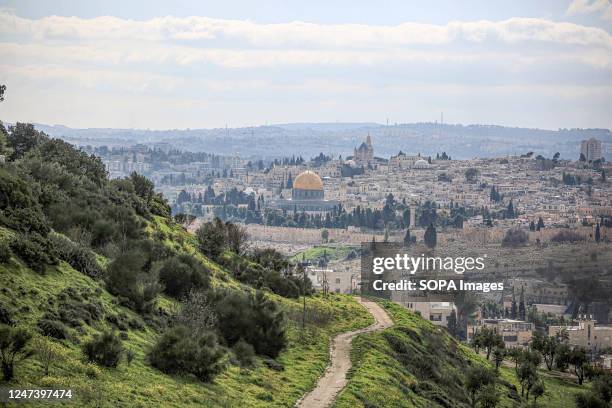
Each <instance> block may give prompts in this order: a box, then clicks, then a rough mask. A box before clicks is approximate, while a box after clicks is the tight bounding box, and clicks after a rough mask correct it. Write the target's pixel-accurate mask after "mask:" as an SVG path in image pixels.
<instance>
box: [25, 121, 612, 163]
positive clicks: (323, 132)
mask: <svg viewBox="0 0 612 408" xmlns="http://www.w3.org/2000/svg"><path fill="white" fill-rule="evenodd" d="M36 127H37V128H38V129H39V130H42V131H44V132H45V133H47V134H49V135H51V136H53V137H58V138H61V139H64V140H66V141H68V142H71V143H73V144H76V145H94V146H98V145H104V144H106V145H109V146H128V145H133V144H137V143H144V144H150V145H153V144H155V143H171V144H172V145H173V146H175V147H177V148H179V149H182V150H186V151H206V152H208V153H215V154H222V155H235V154H239V155H240V156H242V157H258V158H273V157H283V156H291V155H295V154H300V155H302V156H304V157H312V156H315V155H317V154H319V153H320V152H323V153H325V154H332V155H336V156H337V155H342V156H344V157H346V156H348V155H350V154H352V149H353V147H355V146H358V145H359V144H360V143H361V142H362V140H363V139H365V137H366V136H367V135H368V134H370V135H371V137H372V141H373V144H374V149H375V153H376V155H377V156H379V157H389V156H390V155H392V154H396V153H397V152H398V151H399V150H402V151H404V152H406V153H408V154H417V153H421V154H423V155H426V156H427V155H432V156H435V154H436V153H438V152H440V153H441V152H443V151H445V152H447V153H448V154H450V155H451V156H452V157H453V158H456V159H468V158H473V157H499V156H504V155H512V154H521V153H525V152H528V151H533V152H535V154H542V155H543V156H545V157H551V156H552V155H554V154H555V153H556V152H559V153H561V157H562V158H567V159H577V158H578V155H579V152H580V141H581V140H583V139H587V138H591V137H595V138H597V139H600V140H601V141H602V142H603V151H604V155H607V156H608V158H609V155H610V152H612V133H611V132H610V130H609V129H559V130H543V129H529V128H518V127H505V126H496V125H453V124H444V125H440V124H438V123H431V122H429V123H409V124H398V125H393V126H384V125H380V124H375V123H288V124H279V125H270V126H258V127H245V128H228V129H221V128H218V129H183V130H178V129H174V130H173V129H170V130H143V129H104V128H97V129H72V128H68V127H65V126H58V125H54V126H48V125H43V124H38V125H36Z"/></svg>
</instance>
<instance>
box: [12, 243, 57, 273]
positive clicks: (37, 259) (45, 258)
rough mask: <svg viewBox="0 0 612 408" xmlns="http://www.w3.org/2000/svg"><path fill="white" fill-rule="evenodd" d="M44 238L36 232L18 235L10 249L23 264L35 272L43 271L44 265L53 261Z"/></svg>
mask: <svg viewBox="0 0 612 408" xmlns="http://www.w3.org/2000/svg"><path fill="white" fill-rule="evenodd" d="M45 243H46V239H45V238H43V237H41V236H40V235H38V234H30V235H28V236H26V235H19V236H18V237H17V238H16V239H15V240H14V241H13V242H12V243H11V249H12V250H13V252H14V253H15V254H16V255H17V256H19V258H21V260H22V261H23V262H25V264H26V265H27V266H28V267H30V268H31V269H33V270H34V271H36V272H39V273H44V271H45V266H46V265H48V264H51V263H53V262H54V259H53V257H52V256H49V255H48V254H49V253H52V251H51V250H50V246H49V245H46V244H45Z"/></svg>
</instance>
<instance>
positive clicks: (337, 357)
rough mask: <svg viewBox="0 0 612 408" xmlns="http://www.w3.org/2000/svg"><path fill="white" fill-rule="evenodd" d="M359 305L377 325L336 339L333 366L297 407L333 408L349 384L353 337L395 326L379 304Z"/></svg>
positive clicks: (365, 301)
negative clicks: (370, 315) (369, 314)
mask: <svg viewBox="0 0 612 408" xmlns="http://www.w3.org/2000/svg"><path fill="white" fill-rule="evenodd" d="M359 303H361V304H362V305H363V306H365V307H366V308H367V309H368V311H369V312H370V313H371V314H372V316H374V320H375V323H374V324H373V325H371V326H368V327H365V328H363V329H359V330H355V331H350V332H345V333H341V334H339V335H337V336H336V337H334V340H333V341H332V344H331V349H330V355H331V364H330V365H329V366H328V367H327V369H326V370H325V374H324V375H323V377H321V378H319V381H318V382H317V385H316V387H315V388H314V389H313V390H312V391H310V392H309V393H308V394H306V395H305V396H304V397H303V398H302V399H301V400H299V401H298V402H297V404H296V406H297V407H299V408H326V407H329V406H331V404H332V403H333V402H334V399H335V398H336V396H337V395H338V394H339V393H340V391H342V389H343V388H344V387H345V386H346V384H347V382H348V380H347V378H346V373H347V372H348V370H349V368H351V359H350V351H351V342H352V341H353V337H355V336H356V335H358V334H361V333H368V332H372V331H376V330H382V329H386V328H387V327H391V326H393V321H392V320H391V318H390V317H389V315H388V314H387V312H385V311H384V309H383V308H382V307H380V306H379V305H378V304H377V303H375V302H371V301H367V300H364V299H359Z"/></svg>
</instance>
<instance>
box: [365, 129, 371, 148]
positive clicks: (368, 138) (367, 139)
mask: <svg viewBox="0 0 612 408" xmlns="http://www.w3.org/2000/svg"><path fill="white" fill-rule="evenodd" d="M366 144H367V145H368V147H369V148H370V149H371V148H372V139H371V138H370V132H368V137H367V138H366Z"/></svg>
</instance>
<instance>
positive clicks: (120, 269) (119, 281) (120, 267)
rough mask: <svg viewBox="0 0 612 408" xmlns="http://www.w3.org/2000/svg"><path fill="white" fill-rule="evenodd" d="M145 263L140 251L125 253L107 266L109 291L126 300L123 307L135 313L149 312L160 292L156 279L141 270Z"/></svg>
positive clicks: (143, 255)
mask: <svg viewBox="0 0 612 408" xmlns="http://www.w3.org/2000/svg"><path fill="white" fill-rule="evenodd" d="M145 262H146V256H145V254H143V252H142V251H138V250H131V251H128V252H125V253H123V254H121V255H119V256H118V257H117V258H116V259H115V260H114V261H113V262H112V263H111V264H110V265H109V267H108V271H107V276H106V282H107V283H108V288H109V290H110V291H111V292H112V293H113V294H114V295H116V296H118V297H122V298H124V299H126V300H127V302H126V303H125V306H128V307H130V308H132V309H134V310H136V311H137V312H146V311H150V310H151V306H152V302H153V300H154V299H155V297H156V296H157V294H158V293H159V292H160V291H161V286H160V285H159V283H158V281H157V277H156V276H153V275H151V274H148V273H147V272H145V271H144V270H143V268H144V266H145Z"/></svg>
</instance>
